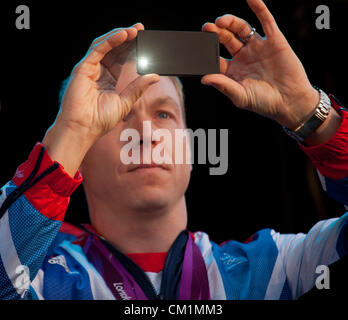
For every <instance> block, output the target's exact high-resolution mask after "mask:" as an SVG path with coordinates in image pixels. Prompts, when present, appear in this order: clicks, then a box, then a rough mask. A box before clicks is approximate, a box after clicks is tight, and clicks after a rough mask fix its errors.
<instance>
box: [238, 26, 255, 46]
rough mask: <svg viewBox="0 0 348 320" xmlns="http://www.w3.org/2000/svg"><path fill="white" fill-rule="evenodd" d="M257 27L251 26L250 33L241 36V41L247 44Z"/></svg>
mask: <svg viewBox="0 0 348 320" xmlns="http://www.w3.org/2000/svg"><path fill="white" fill-rule="evenodd" d="M255 32H256V29H255V28H251V30H250V32H249V34H248V35H247V36H246V37H245V38H239V40H240V41H242V42H243V43H244V44H246V43H247V42H248V41H249V40H250V39H251V37H252V36H253V35H254V34H255Z"/></svg>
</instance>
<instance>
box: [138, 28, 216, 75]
mask: <svg viewBox="0 0 348 320" xmlns="http://www.w3.org/2000/svg"><path fill="white" fill-rule="evenodd" d="M136 55H137V71H138V74H140V75H143V74H147V73H157V74H159V75H167V76H199V75H205V74H210V73H219V72H220V68H219V40H218V35H217V34H216V33H212V32H199V31H157V30H145V31H142V30H141V31H139V32H138V36H137V44H136Z"/></svg>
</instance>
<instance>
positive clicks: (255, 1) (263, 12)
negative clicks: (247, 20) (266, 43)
mask: <svg viewBox="0 0 348 320" xmlns="http://www.w3.org/2000/svg"><path fill="white" fill-rule="evenodd" d="M247 3H248V5H249V7H250V9H251V10H252V11H253V12H254V13H255V15H256V16H257V18H258V19H259V21H260V23H261V25H262V29H263V32H264V33H265V35H266V37H267V38H270V37H272V36H273V35H274V34H275V33H277V32H279V29H278V26H277V23H276V21H275V19H274V17H273V16H272V14H271V12H270V11H269V10H268V8H267V7H266V5H265V4H264V2H263V1H262V0H247Z"/></svg>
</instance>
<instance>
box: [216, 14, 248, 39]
mask: <svg viewBox="0 0 348 320" xmlns="http://www.w3.org/2000/svg"><path fill="white" fill-rule="evenodd" d="M215 24H216V25H217V26H218V27H220V28H222V29H227V30H228V31H230V32H232V33H233V34H234V35H235V37H237V38H238V39H244V38H245V37H247V36H248V35H249V33H250V31H251V27H250V25H249V24H248V23H247V22H246V21H245V20H243V19H241V18H238V17H236V16H233V15H231V14H225V15H224V16H222V17H219V18H217V19H216V21H215ZM241 43H242V42H241Z"/></svg>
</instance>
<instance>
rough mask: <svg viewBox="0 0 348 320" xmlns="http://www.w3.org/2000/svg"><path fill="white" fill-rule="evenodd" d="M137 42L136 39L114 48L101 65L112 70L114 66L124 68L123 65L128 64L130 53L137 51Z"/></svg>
mask: <svg viewBox="0 0 348 320" xmlns="http://www.w3.org/2000/svg"><path fill="white" fill-rule="evenodd" d="M135 46H136V41H135V39H131V40H129V38H128V39H127V41H125V42H124V43H122V44H121V45H120V46H118V47H115V48H113V49H112V50H110V51H109V52H108V53H107V54H106V55H105V57H104V58H103V59H102V60H101V63H102V64H103V65H104V66H105V67H107V68H109V69H112V68H113V67H114V66H118V67H122V65H123V64H124V63H125V62H126V60H127V58H128V56H129V53H130V52H131V51H132V50H133V49H135Z"/></svg>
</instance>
